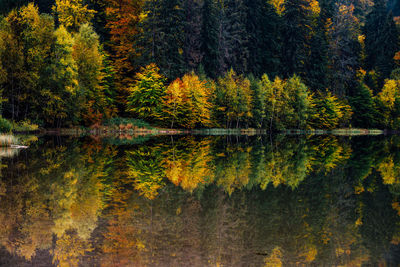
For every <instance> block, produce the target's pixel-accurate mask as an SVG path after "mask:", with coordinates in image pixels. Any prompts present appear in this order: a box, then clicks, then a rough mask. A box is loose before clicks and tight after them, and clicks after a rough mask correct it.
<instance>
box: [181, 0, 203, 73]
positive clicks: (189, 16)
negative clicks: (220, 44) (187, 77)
mask: <svg viewBox="0 0 400 267" xmlns="http://www.w3.org/2000/svg"><path fill="white" fill-rule="evenodd" d="M203 5H204V1H203V0H185V1H184V5H183V7H184V12H185V22H184V23H185V25H184V26H185V27H184V28H185V40H184V46H183V47H184V48H183V50H184V59H185V65H186V71H194V70H197V69H198V67H199V65H200V63H201V62H202V59H203V52H202V51H201V47H202V46H203V40H202V39H201V37H202V36H201V33H202V32H201V31H202V26H203V17H202V12H201V11H202V8H203Z"/></svg>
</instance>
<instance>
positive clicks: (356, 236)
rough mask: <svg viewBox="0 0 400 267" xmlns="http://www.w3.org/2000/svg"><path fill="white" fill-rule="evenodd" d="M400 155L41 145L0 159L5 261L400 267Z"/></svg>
mask: <svg viewBox="0 0 400 267" xmlns="http://www.w3.org/2000/svg"><path fill="white" fill-rule="evenodd" d="M399 147H400V137H398V136H392V137H372V136H364V137H351V138H350V137H335V136H274V137H270V136H259V137H256V136H254V137H249V136H247V137H246V136H243V137H237V136H221V137H216V136H213V137H200V136H174V137H171V136H164V137H154V138H151V139H150V138H138V139H135V138H132V139H131V138H128V139H127V138H125V139H103V140H100V139H97V138H91V137H85V138H79V139H78V138H72V137H71V138H68V137H55V136H53V137H43V138H39V140H38V141H37V142H36V143H34V144H32V146H31V147H30V148H29V149H28V150H22V151H20V152H19V153H15V152H11V151H7V150H5V151H1V152H2V153H0V157H1V177H0V225H1V226H2V227H0V265H1V266H31V265H35V264H36V266H52V265H55V266H57V265H59V266H217V265H218V266H279V265H281V266H288V265H312V266H324V265H329V266H332V265H348V266H361V265H362V264H372V265H377V264H386V265H387V266H397V265H398V264H399V263H400V246H399V244H400V149H399ZM38 264H40V265H38Z"/></svg>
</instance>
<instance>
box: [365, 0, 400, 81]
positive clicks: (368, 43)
mask: <svg viewBox="0 0 400 267" xmlns="http://www.w3.org/2000/svg"><path fill="white" fill-rule="evenodd" d="M364 34H365V52H366V62H365V63H366V64H365V65H366V68H367V70H373V69H375V70H376V71H377V72H378V75H379V76H380V83H382V82H383V80H384V79H385V78H387V77H388V76H389V75H390V73H391V71H392V70H393V68H394V61H393V57H394V55H395V53H396V52H397V51H398V50H399V44H398V32H397V28H396V25H395V23H394V20H393V15H392V13H388V11H387V8H386V4H385V2H384V0H375V5H374V7H373V10H372V11H371V13H369V14H368V16H367V20H366V23H365V27H364Z"/></svg>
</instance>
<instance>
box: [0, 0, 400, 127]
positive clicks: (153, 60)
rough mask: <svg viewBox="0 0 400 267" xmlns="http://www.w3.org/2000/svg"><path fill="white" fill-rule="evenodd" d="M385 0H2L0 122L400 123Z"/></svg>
mask: <svg viewBox="0 0 400 267" xmlns="http://www.w3.org/2000/svg"><path fill="white" fill-rule="evenodd" d="M397 15H400V6H399V4H398V3H397V2H396V1H389V2H386V1H385V0H340V1H336V0H320V1H317V0H269V1H265V0H86V1H85V0H35V1H28V0H18V1H11V0H1V1H0V95H1V114H2V117H1V118H0V130H2V131H7V130H9V129H10V125H11V124H14V123H22V124H23V125H31V124H34V125H38V126H40V127H45V128H59V127H72V126H86V127H89V126H93V125H104V124H106V123H107V122H109V121H110V120H111V119H113V118H134V119H136V120H138V121H143V122H146V123H149V124H151V125H154V126H158V127H165V128H186V129H194V128H264V129H270V130H282V129H335V128H345V127H356V128H369V129H371V128H377V129H392V130H396V129H399V128H400V41H399V30H400V19H399V18H398V17H397Z"/></svg>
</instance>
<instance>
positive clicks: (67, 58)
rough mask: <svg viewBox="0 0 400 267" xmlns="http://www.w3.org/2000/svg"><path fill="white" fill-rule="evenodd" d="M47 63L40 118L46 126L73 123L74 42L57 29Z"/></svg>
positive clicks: (75, 115)
mask: <svg viewBox="0 0 400 267" xmlns="http://www.w3.org/2000/svg"><path fill="white" fill-rule="evenodd" d="M54 37H55V39H56V40H55V43H54V45H53V47H52V54H51V59H50V60H51V61H50V64H49V65H48V68H47V86H46V87H44V88H43V90H42V92H41V94H42V96H43V100H42V101H43V103H45V104H44V107H43V118H44V119H45V120H46V122H47V123H48V124H50V125H54V126H57V127H60V126H61V125H65V123H68V124H73V123H75V124H76V123H77V122H78V120H79V118H78V116H79V109H80V107H79V106H78V105H79V102H78V101H77V100H78V67H77V65H76V62H75V60H74V58H73V46H74V39H73V38H72V36H71V34H70V33H68V31H67V30H66V29H65V28H64V26H60V27H59V28H58V29H57V30H56V31H55V32H54Z"/></svg>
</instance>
